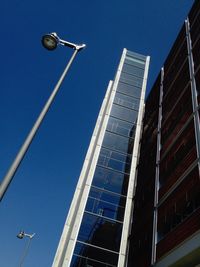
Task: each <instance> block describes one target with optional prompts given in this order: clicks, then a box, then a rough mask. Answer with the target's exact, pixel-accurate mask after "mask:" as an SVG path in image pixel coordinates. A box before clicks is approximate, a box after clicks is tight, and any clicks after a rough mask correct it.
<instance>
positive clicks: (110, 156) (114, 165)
mask: <svg viewBox="0 0 200 267" xmlns="http://www.w3.org/2000/svg"><path fill="white" fill-rule="evenodd" d="M97 165H101V166H105V167H108V168H111V169H113V170H117V171H121V172H126V173H129V172H130V168H131V155H124V154H121V153H118V152H115V151H111V150H108V149H105V148H101V151H100V155H99V159H98V162H97Z"/></svg>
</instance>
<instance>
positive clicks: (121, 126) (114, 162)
mask: <svg viewBox="0 0 200 267" xmlns="http://www.w3.org/2000/svg"><path fill="white" fill-rule="evenodd" d="M148 67H149V57H146V56H143V55H139V54H136V53H133V52H130V51H127V50H126V49H124V51H123V54H122V57H121V60H120V63H119V67H118V70H117V73H116V76H115V79H114V81H110V83H109V85H108V89H107V92H106V96H105V98H104V101H103V104H102V107H101V110H100V113H99V116H98V119H97V123H96V126H95V129H94V132H93V135H92V138H91V142H90V145H89V149H88V152H87V155H86V158H85V162H84V164H83V168H82V171H81V174H80V178H79V181H78V184H77V187H76V190H75V194H74V197H73V200H72V203H71V207H70V210H69V213H68V216H67V219H66V223H65V225H64V229H63V233H62V236H61V239H60V243H59V246H58V249H57V252H56V255H55V259H54V262H53V267H61V266H62V267H81V266H84V267H85V266H88V267H89V266H90V267H92V266H93V267H114V266H118V267H121V266H125V265H126V261H127V257H126V255H127V251H128V244H129V242H128V238H129V235H130V226H131V220H132V211H133V195H134V192H135V178H136V172H137V170H136V166H137V164H138V158H139V146H140V143H139V140H140V139H141V129H142V119H143V113H144V97H145V90H146V81H147V74H148Z"/></svg>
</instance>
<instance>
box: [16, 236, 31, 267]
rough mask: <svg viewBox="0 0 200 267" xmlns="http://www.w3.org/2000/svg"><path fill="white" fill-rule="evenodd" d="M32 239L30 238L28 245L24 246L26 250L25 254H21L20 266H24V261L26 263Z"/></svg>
mask: <svg viewBox="0 0 200 267" xmlns="http://www.w3.org/2000/svg"><path fill="white" fill-rule="evenodd" d="M31 239H32V238H29V239H28V240H27V242H26V246H25V248H24V251H23V254H22V256H21V259H20V262H19V267H22V266H23V263H24V260H25V258H26V256H27V254H28V251H29V247H30V244H31Z"/></svg>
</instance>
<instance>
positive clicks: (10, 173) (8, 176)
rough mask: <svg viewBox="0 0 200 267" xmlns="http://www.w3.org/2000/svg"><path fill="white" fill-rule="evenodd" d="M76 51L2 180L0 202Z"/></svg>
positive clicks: (75, 52)
mask: <svg viewBox="0 0 200 267" xmlns="http://www.w3.org/2000/svg"><path fill="white" fill-rule="evenodd" d="M78 51H79V50H78V49H75V51H74V53H73V54H72V56H71V58H70V60H69V62H68V63H67V66H66V67H65V69H64V71H63V73H62V75H61V77H60V79H59V80H58V82H57V84H56V86H55V87H54V89H53V92H52V93H51V95H50V97H49V99H48V100H47V102H46V104H45V106H44V107H43V110H42V111H41V113H40V115H39V117H38V118H37V120H36V122H35V124H34V125H33V128H32V129H31V131H30V133H29V134H28V136H27V138H26V140H25V141H24V144H23V145H22V147H21V148H20V150H19V152H18V154H17V156H16V157H15V159H14V161H13V163H12V165H11V166H10V168H9V170H8V172H7V174H6V175H5V177H4V178H3V180H2V182H1V184H0V201H1V200H2V199H3V196H4V194H5V192H6V190H7V189H8V186H9V184H10V183H11V181H12V179H13V177H14V175H15V173H16V171H17V169H18V167H19V165H20V163H21V161H22V159H23V158H24V156H25V154H26V151H27V150H28V148H29V146H30V144H31V142H32V140H33V138H34V136H35V134H36V132H37V130H38V128H39V127H40V124H41V123H42V121H43V119H44V117H45V115H46V113H47V112H48V110H49V108H50V106H51V104H52V102H53V100H54V98H55V96H56V94H57V92H58V90H59V88H60V86H61V84H62V82H63V80H64V78H65V76H66V74H67V72H68V70H69V68H70V66H71V64H72V62H73V60H74V58H75V56H76V55H77V53H78Z"/></svg>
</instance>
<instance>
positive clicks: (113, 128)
mask: <svg viewBox="0 0 200 267" xmlns="http://www.w3.org/2000/svg"><path fill="white" fill-rule="evenodd" d="M135 127H136V126H135V124H134V125H133V124H131V123H129V122H126V121H121V120H119V119H116V118H113V117H110V118H109V120H108V125H107V128H106V130H107V131H109V132H113V133H116V134H119V135H123V136H126V137H131V138H133V137H134V136H135Z"/></svg>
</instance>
